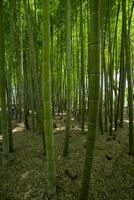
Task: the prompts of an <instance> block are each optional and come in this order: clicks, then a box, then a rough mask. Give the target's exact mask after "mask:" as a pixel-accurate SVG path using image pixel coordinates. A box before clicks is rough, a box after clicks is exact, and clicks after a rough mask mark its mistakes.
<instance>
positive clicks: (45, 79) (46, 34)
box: [42, 0, 56, 195]
mask: <svg viewBox="0 0 134 200" xmlns="http://www.w3.org/2000/svg"><path fill="white" fill-rule="evenodd" d="M42 6H43V11H42V15H43V58H42V62H43V63H42V89H43V91H42V92H43V109H44V128H45V141H46V156H47V187H48V194H49V195H53V194H55V192H56V168H55V152H54V138H53V123H52V109H51V106H52V104H51V72H50V67H51V66H50V22H49V1H48V0H46V1H44V0H42Z"/></svg>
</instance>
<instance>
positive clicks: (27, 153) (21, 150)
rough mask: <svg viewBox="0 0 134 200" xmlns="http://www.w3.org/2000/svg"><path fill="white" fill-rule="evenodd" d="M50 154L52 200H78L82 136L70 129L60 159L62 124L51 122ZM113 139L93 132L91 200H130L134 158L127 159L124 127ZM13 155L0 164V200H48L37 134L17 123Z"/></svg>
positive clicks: (133, 187)
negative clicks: (53, 177)
mask: <svg viewBox="0 0 134 200" xmlns="http://www.w3.org/2000/svg"><path fill="white" fill-rule="evenodd" d="M55 121H56V124H57V128H55V131H54V132H55V133H54V137H55V149H56V167H57V195H56V196H55V197H53V198H52V199H57V200H58V199H59V200H78V199H79V192H80V186H81V177H82V168H83V162H84V154H85V147H86V133H85V135H83V134H81V133H80V130H79V128H78V127H77V126H75V125H74V126H73V128H72V130H71V134H70V147H69V152H70V153H69V156H68V157H67V158H63V157H62V151H63V143H64V124H65V122H64V120H58V119H56V120H55ZM116 135H117V139H116V140H107V138H106V137H105V136H104V135H101V134H100V133H99V132H97V138H96V149H95V154H94V162H93V168H92V176H91V185H90V197H89V199H90V200H134V157H132V156H130V155H128V124H127V123H125V125H124V128H122V129H120V128H119V129H118V132H117V133H116ZM13 138H14V152H13V153H12V155H11V157H10V160H9V162H8V163H7V164H6V165H0V200H45V199H46V200H47V199H48V197H47V191H46V158H45V156H44V155H43V148H42V139H41V135H39V134H38V133H32V132H30V131H26V130H24V128H23V125H22V124H19V125H18V126H17V127H16V129H14V133H13Z"/></svg>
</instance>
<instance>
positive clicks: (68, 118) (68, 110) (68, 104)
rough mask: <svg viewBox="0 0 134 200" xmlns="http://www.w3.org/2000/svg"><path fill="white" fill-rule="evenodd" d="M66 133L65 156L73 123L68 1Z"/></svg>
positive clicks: (68, 0)
mask: <svg viewBox="0 0 134 200" xmlns="http://www.w3.org/2000/svg"><path fill="white" fill-rule="evenodd" d="M66 73H67V85H66V88H67V90H66V133H65V141H64V150H63V156H67V155H68V149H69V133H70V122H71V76H72V74H71V21H70V0H66Z"/></svg>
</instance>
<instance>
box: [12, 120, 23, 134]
mask: <svg viewBox="0 0 134 200" xmlns="http://www.w3.org/2000/svg"><path fill="white" fill-rule="evenodd" d="M22 131H25V126H24V123H23V122H21V123H18V124H17V126H16V127H15V128H14V129H13V130H12V132H13V133H15V132H22Z"/></svg>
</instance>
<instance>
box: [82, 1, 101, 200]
mask: <svg viewBox="0 0 134 200" xmlns="http://www.w3.org/2000/svg"><path fill="white" fill-rule="evenodd" d="M99 9H100V2H99V0H94V1H92V0H90V33H89V63H88V68H89V69H88V73H89V89H88V92H89V93H88V95H89V107H88V110H89V111H88V112H89V113H88V135H87V147H86V156H85V163H84V170H83V178H82V187H81V193H80V200H87V199H88V193H89V184H90V176H91V168H92V160H93V152H94V146H95V138H96V129H97V122H98V119H97V118H98V110H99V93H100V30H99V21H100V19H99V17H100V16H99V15H100V14H99Z"/></svg>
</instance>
